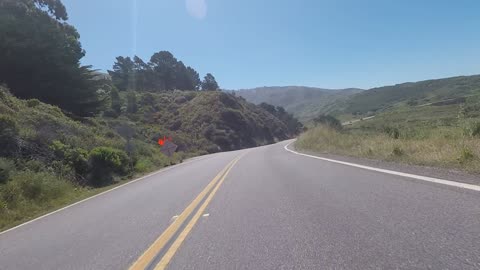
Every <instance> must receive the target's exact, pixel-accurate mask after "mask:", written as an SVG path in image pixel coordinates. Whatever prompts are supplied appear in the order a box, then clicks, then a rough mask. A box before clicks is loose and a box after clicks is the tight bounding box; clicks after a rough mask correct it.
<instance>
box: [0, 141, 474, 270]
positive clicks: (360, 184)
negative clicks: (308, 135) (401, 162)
mask: <svg viewBox="0 0 480 270" xmlns="http://www.w3.org/2000/svg"><path fill="white" fill-rule="evenodd" d="M286 144H287V142H282V143H278V144H275V145H270V146H264V147H258V148H253V149H247V150H241V151H235V152H228V153H219V154H214V155H209V156H205V157H200V158H198V159H195V160H191V161H188V162H186V163H184V164H181V165H179V166H174V167H171V168H168V169H166V170H164V171H162V172H159V173H157V174H155V175H153V176H149V177H146V178H144V179H141V180H139V181H136V182H133V183H130V184H127V185H125V186H122V187H120V188H117V189H115V190H113V191H111V192H107V193H105V194H102V195H100V196H96V197H94V198H92V199H89V200H87V201H84V202H82V203H79V204H76V205H74V206H71V207H69V208H66V209H64V210H61V211H59V212H56V213H53V214H51V215H48V216H46V217H43V218H40V219H38V220H35V221H33V222H31V223H28V224H26V225H23V226H20V227H18V228H15V229H13V230H10V231H7V232H5V233H2V234H0V269H1V270H6V269H14V270H17V269H48V270H52V269H62V270H63V269H129V268H130V269H144V268H146V269H164V268H165V267H166V268H167V269H221V270H223V269H480V192H478V191H474V190H469V189H465V188H458V187H452V186H447V185H443V184H437V183H430V182H426V181H422V180H416V179H411V178H407V177H402V176H396V175H390V174H385V173H381V172H375V171H368V170H364V169H361V168H355V167H350V166H346V165H342V164H336V163H331V162H328V161H323V160H318V159H314V158H310V157H306V156H300V155H296V154H293V153H291V152H287V151H286V150H285V149H284V146H285V145H286Z"/></svg>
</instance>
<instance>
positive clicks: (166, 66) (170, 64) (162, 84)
mask: <svg viewBox="0 0 480 270" xmlns="http://www.w3.org/2000/svg"><path fill="white" fill-rule="evenodd" d="M177 63H178V61H177V59H176V58H175V57H174V56H173V54H171V53H170V52H168V51H160V52H157V53H155V54H153V55H152V57H151V58H150V63H149V65H150V67H151V68H152V71H153V72H154V73H155V76H154V78H155V80H154V86H155V88H156V89H159V90H173V89H174V88H175V79H176V74H175V70H176V66H177Z"/></svg>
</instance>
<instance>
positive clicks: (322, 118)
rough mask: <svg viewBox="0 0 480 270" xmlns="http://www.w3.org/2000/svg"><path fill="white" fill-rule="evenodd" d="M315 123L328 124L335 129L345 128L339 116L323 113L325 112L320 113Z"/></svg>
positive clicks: (314, 120)
mask: <svg viewBox="0 0 480 270" xmlns="http://www.w3.org/2000/svg"><path fill="white" fill-rule="evenodd" d="M313 123H315V125H326V126H328V127H331V128H333V129H335V130H342V129H343V126H342V123H341V122H340V120H338V119H337V118H335V117H333V116H331V115H323V114H322V115H319V116H317V117H316V118H315V119H313Z"/></svg>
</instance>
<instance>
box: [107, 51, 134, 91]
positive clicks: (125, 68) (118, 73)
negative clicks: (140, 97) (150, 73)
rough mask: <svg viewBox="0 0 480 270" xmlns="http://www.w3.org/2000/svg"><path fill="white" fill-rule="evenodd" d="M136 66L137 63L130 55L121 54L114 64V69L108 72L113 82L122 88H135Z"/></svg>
mask: <svg viewBox="0 0 480 270" xmlns="http://www.w3.org/2000/svg"><path fill="white" fill-rule="evenodd" d="M134 67H135V64H134V62H133V61H132V59H130V57H122V56H119V57H117V58H116V62H115V63H114V64H113V71H111V70H109V71H108V73H109V74H110V76H111V77H112V82H113V84H114V85H115V86H116V87H117V88H118V89H119V90H120V91H126V90H128V89H130V90H132V89H134V84H135V83H134V81H135V78H134Z"/></svg>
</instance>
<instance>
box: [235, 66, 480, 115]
mask: <svg viewBox="0 0 480 270" xmlns="http://www.w3.org/2000/svg"><path fill="white" fill-rule="evenodd" d="M236 93H237V94H238V95H240V96H242V97H244V98H245V99H246V100H247V101H250V102H253V103H256V104H258V103H262V102H266V103H270V104H272V105H276V106H282V107H284V108H285V109H286V110H287V111H288V112H290V113H293V114H294V115H295V116H296V117H298V118H299V119H300V120H301V121H304V122H308V121H309V120H311V119H312V118H314V117H316V116H317V115H319V114H332V115H336V116H340V115H342V116H345V115H357V116H368V115H373V114H376V113H378V112H383V111H386V110H389V109H391V108H395V107H398V106H421V105H422V104H430V103H435V102H442V101H448V100H453V101H455V100H457V99H462V98H464V97H468V96H471V95H480V75H474V76H458V77H451V78H444V79H435V80H426V81H420V82H408V83H402V84H397V85H392V86H383V87H377V88H372V89H369V90H362V89H357V88H348V89H339V90H331V89H323V88H313V87H303V86H286V87H259V88H253V89H241V90H238V91H236Z"/></svg>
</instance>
